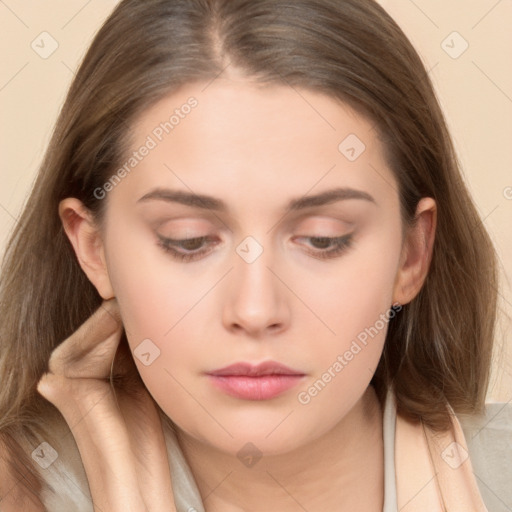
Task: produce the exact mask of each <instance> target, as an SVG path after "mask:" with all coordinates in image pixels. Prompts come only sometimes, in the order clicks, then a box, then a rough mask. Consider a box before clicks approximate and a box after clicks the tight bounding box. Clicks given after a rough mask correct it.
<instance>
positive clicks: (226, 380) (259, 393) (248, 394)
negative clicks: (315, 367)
mask: <svg viewBox="0 0 512 512" xmlns="http://www.w3.org/2000/svg"><path fill="white" fill-rule="evenodd" d="M208 377H210V379H211V380H212V382H213V384H214V385H215V386H216V387H217V388H219V389H220V390H221V391H224V392H225V393H227V394H228V395H231V396H234V397H236V398H242V399H244V400H270V399H271V398H275V397H276V396H279V395H280V394H282V393H284V392H285V391H287V390H288V389H291V388H293V387H294V386H296V385H297V384H298V383H299V382H300V381H301V380H302V379H303V377H304V376H303V375H262V376H261V377H247V376H245V375H208Z"/></svg>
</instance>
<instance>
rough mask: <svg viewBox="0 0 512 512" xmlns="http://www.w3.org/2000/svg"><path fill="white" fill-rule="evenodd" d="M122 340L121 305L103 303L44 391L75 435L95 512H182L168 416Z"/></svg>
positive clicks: (70, 343) (58, 359)
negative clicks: (169, 445)
mask: <svg viewBox="0 0 512 512" xmlns="http://www.w3.org/2000/svg"><path fill="white" fill-rule="evenodd" d="M121 334H122V323H121V317H120V314H119V308H118V305H117V301H116V299H110V300H107V301H103V303H102V304H101V306H100V307H99V308H98V309H97V310H96V311H95V312H94V313H93V315H92V316H91V317H90V318H89V319H87V320H86V321H85V322H84V323H83V324H82V325H81V326H80V327H79V328H78V330H77V331H76V332H74V333H73V334H72V335H71V336H70V337H69V338H67V339H66V340H65V341H64V342H63V343H61V344H60V345H59V346H58V347H57V348H55V350H54V351H53V352H52V354H51V356H50V360H49V372H48V373H45V374H44V375H43V377H42V378H41V379H40V381H39V383H38V386H37V390H38V391H39V393H40V394H41V395H42V396H44V397H45V398H46V399H47V400H48V401H50V402H51V403H52V404H53V405H55V407H57V409H58V410H59V411H60V412H61V414H62V415H63V416H64V419H65V420H66V422H67V424H68V425H69V427H70V429H71V431H72V433H73V436H74V438H75V441H76V443H77V446H78V449H79V451H80V455H81V458H82V462H83V464H84V469H85V472H86V475H87V480H88V482H89V488H90V491H91V496H92V500H93V504H94V510H95V512H96V511H98V512H105V511H109V512H117V511H119V512H120V511H123V512H125V511H131V512H163V511H165V512H169V511H171V512H172V511H174V512H175V511H176V507H175V504H174V497H173V493H172V487H171V476H170V471H169V463H168V459H167V448H166V445H165V438H164V434H163V430H162V424H161V420H160V416H159V414H158V410H157V408H156V406H155V402H154V401H153V399H152V397H151V396H150V395H149V393H148V391H147V390H146V388H145V386H144V384H143V382H142V380H141V378H140V376H139V374H138V371H137V367H136V366H135V363H134V361H133V359H132V357H131V354H130V350H129V348H128V346H127V345H126V344H125V343H121V344H120V343H119V341H120V339H121ZM116 351H117V354H116ZM114 356H115V357H116V366H115V371H114V379H113V380H114V382H115V383H117V385H116V392H115V393H114V390H113V387H112V386H111V384H110V381H109V377H110V372H111V367H112V362H113V360H114Z"/></svg>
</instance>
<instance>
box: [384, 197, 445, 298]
mask: <svg viewBox="0 0 512 512" xmlns="http://www.w3.org/2000/svg"><path fill="white" fill-rule="evenodd" d="M436 223H437V207H436V202H435V200H434V199H432V198H431V197H424V198H422V199H421V200H420V201H419V203H418V206H417V208H416V214H415V224H414V225H413V226H412V227H411V228H409V229H408V232H407V233H406V236H405V240H404V243H403V245H402V253H401V256H400V264H399V267H398V272H397V275H396V278H395V285H394V289H393V302H399V303H400V304H407V303H408V302H410V301H411V300H412V299H414V297H416V295H417V294H418V293H419V291H420V289H421V287H422V286H423V283H424V282H425V279H426V277H427V274H428V270H429V267H430V262H431V260H432V249H433V246H434V238H435V231H436Z"/></svg>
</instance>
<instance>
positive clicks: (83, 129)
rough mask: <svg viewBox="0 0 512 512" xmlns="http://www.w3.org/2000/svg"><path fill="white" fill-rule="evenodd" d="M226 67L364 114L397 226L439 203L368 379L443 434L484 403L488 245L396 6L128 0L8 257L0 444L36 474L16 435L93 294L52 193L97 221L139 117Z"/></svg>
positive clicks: (77, 89) (72, 101)
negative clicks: (429, 244)
mask: <svg viewBox="0 0 512 512" xmlns="http://www.w3.org/2000/svg"><path fill="white" fill-rule="evenodd" d="M232 70H236V72H237V73H242V74H243V76H246V77H247V78H249V79H251V80H253V81H257V82H260V83H266V84H278V85H283V84H284V85H286V84H288V85H289V86H291V87H295V88H297V87H302V88H306V89H310V90H313V91H317V92H323V93H325V94H327V95H329V96H331V97H335V98H339V99H340V100H342V101H344V102H346V103H347V104H349V105H350V106H352V107H353V108H355V109H356V110H357V111H358V112H360V113H361V114H362V115H365V116H368V117H369V118H370V119H372V121H373V122H374V123H375V126H376V130H377V133H378V134H379V136H380V138H381V139H382V141H383V142H384V145H385V150H386V153H387V158H388V161H389V164H390V166H391V169H392V171H393V172H394V174H395V176H396V179H397V182H398V184H399V194H400V201H401V214H402V220H403V223H404V224H403V225H404V226H406V225H410V223H411V222H412V221H413V218H414V213H415V209H416V205H417V203H418V201H419V200H420V198H422V197H426V196H430V197H433V198H434V199H435V200H436V202H437V205H438V225H437V234H436V238H435V244H434V249H433V259H432V262H431V266H430V270H429V274H428V277H427V279H426V282H425V283H424V285H423V287H422V289H421V291H420V292H419V295H418V296H417V297H416V298H415V299H414V300H413V301H412V302H411V303H409V304H407V305H405V306H403V308H402V310H401V311H400V313H398V314H397V315H396V317H395V318H394V319H393V320H392V321H390V323H389V329H388V333H387V339H386V344H385V347H384V352H383V355H382V358H381V360H380V363H379V366H378V368H377V370H376V372H375V375H374V377H373V380H372V383H373V385H374V386H375V388H376V390H377V392H378V395H379V399H380V400H382V399H383V397H384V395H385V392H386V389H387V387H388V385H389V384H390V383H391V382H393V385H394V389H395V393H396V400H397V405H398V410H399V413H400V414H403V415H407V416H409V417H411V418H421V419H423V421H424V422H425V423H426V424H427V425H429V426H430V427H432V428H434V429H437V430H443V429H446V428H447V426H448V424H449V418H448V413H447V409H446V406H445V402H446V401H447V402H448V403H449V404H450V405H451V406H452V407H453V409H454V411H455V412H457V413H468V414H473V413H479V412H481V411H482V410H483V406H484V403H485V397H486V392H487V388H488V382H489V375H490V365H491V353H492V346H493V336H494V328H495V319H496V300H497V292H496V289H497V271H496V255H495V250H494V248H493V246H492V244H491V241H490V238H489V236H488V234H487V232H486V231H485V228H484V226H483V224H482V223H481V222H480V219H479V216H478V213H477V211H476V209H475V206H474V204H473V202H472V199H471V197H470V195H469V193H468V190H467V188H466V186H465V184H464V182H463V179H462V177H461V173H460V170H459V164H458V161H457V157H456V154H455V151H454V148H453V145H452V141H451V139H450V136H449V133H448V130H447V126H446V123H445V120H444V118H443V114H442V112H441V110H440V106H439V104H438V101H437V99H436V96H435V93H434V90H433V86H432V83H431V81H430V78H429V76H428V73H427V72H426V70H425V67H424V65H423V64H422V62H421V59H420V58H419V56H418V54H417V53H416V51H415V50H414V49H413V47H412V45H411V44H410V42H409V40H408V39H407V37H406V36H405V35H404V33H403V32H402V31H401V29H400V28H399V27H398V26H397V24H396V23H395V22H394V21H393V20H392V19H391V18H390V16H389V15H388V14H387V13H386V12H385V11H384V10H383V9H382V8H381V7H380V6H379V5H378V4H377V3H376V2H374V1H373V0H258V1H253V0H144V1H142V0H124V1H122V2H121V3H120V4H119V5H118V6H117V8H116V9H115V10H114V12H113V13H112V15H111V16H110V17H109V18H108V19H107V21H106V22H105V23H104V25H103V27H102V28H101V29H100V31H99V32H98V34H97V35H96V37H95V39H94V41H93V42H92V45H91V47H90V49H89V51H88V52H87V54H86V56H85V58H84V60H83V62H82V64H81V66H80V68H79V70H78V72H77V74H76V77H75V79H74V81H73V84H72V86H71V88H70V90H69V93H68V96H67V99H66V102H65V104H64V106H63V108H62V110H61V112H60V115H59V118H58V121H57V124H56V127H55V130H54V133H53V136H52V139H51V142H50V144H49V147H48V150H47V152H46V155H45V158H44V160H43V163H42V165H41V167H40V170H39V174H38V176H37V180H36V182H35V184H34V186H33V189H32V191H31V194H30V196H29V198H28V200H27V202H26V205H25V208H24V210H23V213H22V215H21V216H20V218H19V220H18V222H17V224H16V226H15V229H14V231H13V233H12V235H11V237H10V240H9V242H8V245H7V249H6V253H5V258H4V263H3V268H2V274H1V281H0V349H1V353H0V381H1V386H0V433H1V436H2V437H0V440H2V439H3V443H4V444H5V445H7V446H8V448H9V453H10V458H11V459H12V461H17V464H18V466H19V467H26V468H28V471H29V473H30V474H33V475H35V472H34V471H33V469H31V463H32V461H31V460H30V458H29V457H28V456H27V454H26V453H25V452H24V451H23V450H22V449H21V447H20V445H19V444H17V441H16V439H18V440H19V442H22V440H25V442H27V443H31V445H32V446H35V444H34V442H35V441H34V440H35V439H37V436H40V435H41V436H46V437H47V436H48V435H49V433H48V432H47V430H48V427H47V425H48V423H47V418H48V417H49V416H50V415H51V414H53V413H54V412H55V411H54V410H53V408H52V407H53V406H50V404H48V402H46V401H45V400H44V399H42V397H41V396H40V395H39V394H38V393H37V391H36V383H37V381H38V380H39V378H40V377H41V375H42V374H43V372H45V371H46V368H47V362H48V359H49V356H50V353H51V351H52V350H53V349H54V348H55V346H56V345H58V344H59V343H60V342H61V341H63V340H64V339H65V338H66V337H68V336H69V335H70V334H71V333H73V332H74V331H75V330H76V329H77V327H78V326H79V325H80V324H81V323H82V322H83V321H84V320H85V319H86V318H87V317H88V316H90V315H91V313H92V312H93V311H94V310H95V309H96V308H97V307H98V306H99V305H100V303H101V297H100V296H99V294H98V293H97V291H96V289H95V288H94V287H93V285H92V284H91V283H90V282H89V281H88V279H87V277H86V276H85V274H84V272H83V271H82V270H81V268H80V266H79V264H78V262H77V259H76V257H75V254H74V252H73V249H72V247H71V244H70V243H69V241H68V239H67V237H66V235H65V233H64V231H63V228H62V225H61V222H60V219H59V216H58V203H59V201H60V200H62V199H64V198H66V197H77V198H78V199H80V200H81V201H82V202H83V203H84V204H85V206H86V207H87V208H89V209H90V211H91V212H92V213H93V215H94V216H95V218H96V219H97V221H98V223H99V224H101V220H102V218H103V214H104V209H105V206H106V204H107V201H102V200H98V199H97V198H96V197H95V194H94V193H93V191H94V190H95V189H97V188H98V187H101V186H102V185H103V184H104V183H105V182H106V181H107V180H108V178H109V177H110V176H112V175H113V174H114V172H115V170H116V169H117V168H118V166H119V165H120V163H121V162H122V161H123V160H126V158H125V157H126V151H127V149H128V147H129V143H130V128H131V126H132V125H133V122H134V120H135V119H136V118H137V116H138V115H140V114H141V113H142V112H144V111H145V109H147V108H148V107H149V106H151V105H153V104H154V103H155V102H156V101H158V100H159V99H161V98H162V97H164V96H165V95H167V94H170V93H172V92H173V91H175V90H177V88H178V87H180V86H181V85H183V84H186V83H190V82H192V81H197V80H202V81H210V80H214V79H215V77H217V76H219V74H220V73H225V74H228V75H229V73H230V72H231V71H232ZM199 108H200V107H199ZM61 421H63V420H61ZM13 464H14V462H13ZM34 478H35V476H34ZM32 488H33V489H35V490H36V491H38V489H39V488H38V487H37V486H36V485H35V484H34V485H32Z"/></svg>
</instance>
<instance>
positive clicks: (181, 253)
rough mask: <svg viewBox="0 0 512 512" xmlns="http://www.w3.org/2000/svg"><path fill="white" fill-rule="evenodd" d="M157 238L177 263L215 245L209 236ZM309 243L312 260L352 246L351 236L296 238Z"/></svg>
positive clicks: (329, 256)
mask: <svg viewBox="0 0 512 512" xmlns="http://www.w3.org/2000/svg"><path fill="white" fill-rule="evenodd" d="M157 236H158V242H157V243H158V245H159V246H160V247H161V248H162V249H163V250H164V251H165V252H166V253H168V254H170V255H171V256H172V257H173V258H175V259H176V260H178V261H194V260H196V259H199V258H201V257H202V256H204V255H206V254H207V253H209V252H210V250H211V249H210V247H212V246H213V245H216V244H217V243H218V241H216V240H215V239H214V238H213V237H210V236H199V237H195V238H184V239H173V238H167V237H164V236H162V235H160V234H157ZM297 239H299V240H300V239H305V240H309V241H310V242H311V245H310V247H311V246H313V248H314V250H309V251H308V252H309V254H310V255H311V256H313V257H314V258H319V259H328V258H335V257H337V256H340V255H341V254H342V253H344V252H345V251H346V250H347V249H348V248H349V247H351V244H352V234H348V235H343V236H339V237H326V236H305V237H297Z"/></svg>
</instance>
